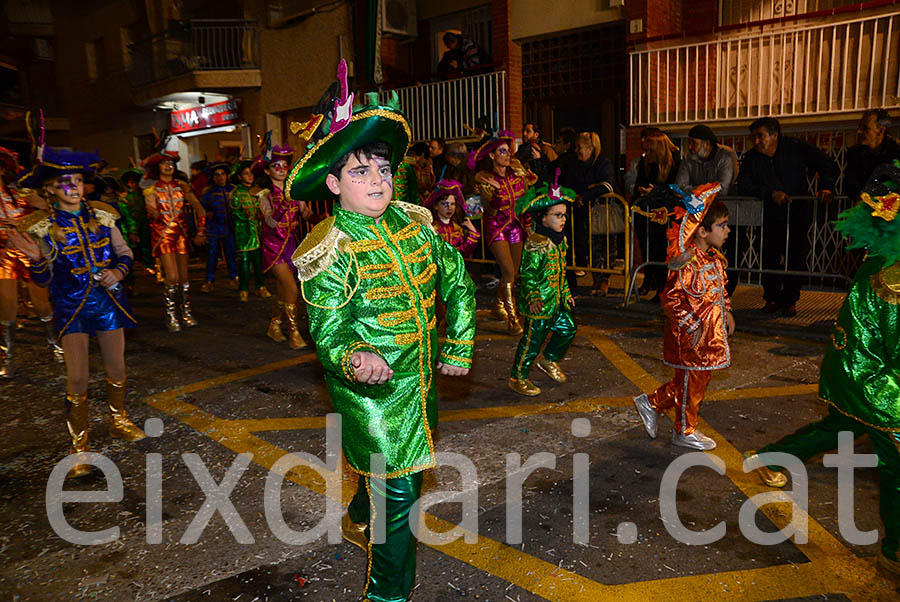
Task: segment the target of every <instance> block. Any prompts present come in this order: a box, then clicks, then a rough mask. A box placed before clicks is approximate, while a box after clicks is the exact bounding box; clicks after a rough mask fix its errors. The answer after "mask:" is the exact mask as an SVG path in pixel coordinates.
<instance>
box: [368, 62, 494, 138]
mask: <svg viewBox="0 0 900 602" xmlns="http://www.w3.org/2000/svg"><path fill="white" fill-rule="evenodd" d="M390 93H391V92H390V90H388V91H383V92H381V98H382V101H383V100H385V99H386V98H387V97H388V95H389V94H390ZM397 94H398V95H399V96H400V106H401V107H403V112H404V113H405V114H406V116H407V117H408V118H409V124H410V126H411V127H412V132H413V140H428V139H430V138H434V137H437V136H440V137H441V138H444V139H446V140H452V139H455V138H465V137H469V136H471V135H472V131H471V130H469V129H467V128H466V126H469V127H472V126H474V125H475V123H476V122H477V121H479V120H484V119H486V120H487V122H488V123H490V124H491V125H492V126H493V127H494V128H496V129H501V130H502V129H506V127H507V115H506V101H505V98H506V71H495V72H493V73H486V74H484V75H473V76H470V77H462V78H459V79H452V80H448V81H443V82H436V83H433V84H423V85H420V86H409V87H406V88H398V89H397Z"/></svg>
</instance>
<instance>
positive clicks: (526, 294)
mask: <svg viewBox="0 0 900 602" xmlns="http://www.w3.org/2000/svg"><path fill="white" fill-rule="evenodd" d="M567 248H568V247H567V245H566V239H565V238H563V240H562V242H561V243H559V245H555V244H553V241H552V240H550V239H549V238H547V237H546V236H544V235H543V234H534V233H532V234H529V235H528V238H527V239H526V240H525V248H524V250H523V252H522V265H521V267H520V268H519V275H520V276H521V278H522V284H521V286H520V287H519V313H521V314H522V315H523V316H525V317H526V318H532V319H537V320H542V319H547V318H552V317H553V316H554V315H556V312H558V311H559V310H560V309H562V308H565V307H568V305H569V303H570V301H571V299H572V293H571V292H570V291H569V283H568V282H567V281H566V250H567ZM535 302H541V303H543V306H542V307H541V311H540V312H539V313H536V314H533V313H531V310H530V309H529V306H530V305H531V304H532V303H535Z"/></svg>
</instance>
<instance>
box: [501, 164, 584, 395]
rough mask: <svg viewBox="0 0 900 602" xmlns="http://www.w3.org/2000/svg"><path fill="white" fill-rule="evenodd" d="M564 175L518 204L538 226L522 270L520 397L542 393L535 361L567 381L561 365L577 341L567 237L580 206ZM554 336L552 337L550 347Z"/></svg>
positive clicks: (516, 366)
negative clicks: (570, 213) (534, 376)
mask: <svg viewBox="0 0 900 602" xmlns="http://www.w3.org/2000/svg"><path fill="white" fill-rule="evenodd" d="M559 171H560V170H559V169H557V170H556V178H555V181H554V182H553V183H552V184H548V183H545V184H542V185H541V186H538V187H536V188H531V189H529V190H528V192H526V193H525V194H524V195H522V197H521V198H520V199H519V200H518V201H517V202H516V213H517V214H518V215H523V214H525V213H530V214H531V216H532V222H531V223H532V227H533V231H532V232H531V233H529V234H528V239H527V240H526V241H525V250H524V253H523V254H522V267H521V268H520V270H519V275H520V276H521V277H522V284H521V286H520V287H519V309H520V311H521V312H522V318H523V322H524V332H523V333H522V338H521V340H519V346H518V347H517V348H516V356H515V358H514V359H513V365H512V372H511V374H510V377H509V388H510V389H512V390H513V391H515V392H516V393H519V394H520V395H528V396H535V395H540V394H541V389H540V388H539V387H537V386H536V385H535V384H534V383H532V382H531V380H529V378H528V374H529V372H530V371H531V364H532V363H534V364H536V365H537V367H538V368H540V369H541V371H542V372H544V373H545V374H546V375H547V376H549V377H550V378H551V379H553V380H554V381H556V382H558V383H564V382H566V380H567V377H566V374H565V373H564V372H563V371H562V369H561V368H560V367H559V364H558V363H557V362H559V361H560V360H561V359H562V358H563V357H564V356H565V355H566V351H568V350H569V345H571V344H572V339H574V338H575V332H576V327H575V319H574V318H573V316H572V308H573V307H575V299H574V298H573V297H572V293H571V291H570V290H569V283H568V281H567V280H566V251H567V249H566V235H565V228H566V217H567V213H566V212H567V210H568V205H569V204H572V203H574V202H575V191H573V190H571V189H569V188H562V187H561V186H560V185H559ZM548 335H550V339H549V340H547V345H546V347H544V341H545V340H546V339H547V336H548ZM541 347H544V351H543V354H542V353H541Z"/></svg>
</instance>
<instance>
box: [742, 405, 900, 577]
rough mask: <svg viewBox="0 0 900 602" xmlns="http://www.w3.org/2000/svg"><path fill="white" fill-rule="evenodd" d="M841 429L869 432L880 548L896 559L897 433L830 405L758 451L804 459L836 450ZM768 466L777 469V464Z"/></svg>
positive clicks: (899, 518)
mask: <svg viewBox="0 0 900 602" xmlns="http://www.w3.org/2000/svg"><path fill="white" fill-rule="evenodd" d="M841 431H850V432H852V433H853V436H854V437H861V436H862V435H869V440H870V441H871V442H872V447H873V448H874V450H875V454H876V455H877V456H878V480H879V482H880V490H881V491H880V493H881V495H880V507H881V522H882V523H884V539H883V540H881V551H882V552H883V553H884V555H885V556H886V557H887V558H889V559H891V560H897V548H898V545H900V433H890V432H886V431H880V430H878V429H875V428H872V427H868V426H866V425H864V424H863V423H861V422H859V421H857V420H854V419H853V418H850V417H849V416H845V415H844V414H841V413H840V412H839V411H837V410H835V409H834V408H831V409H830V410H829V412H828V415H827V416H826V417H825V418H824V419H823V420H820V421H819V422H813V423H812V424H808V425H806V426H804V427H803V428H801V429H800V430H798V431H797V432H795V433H794V434H792V435H788V436H787V437H784V438H783V439H781V440H780V441H778V442H776V443H773V444H771V445H767V446H765V447H764V448H762V449H760V450H759V453H761V454H762V453H765V452H782V453H786V454H791V455H793V456H796V457H797V458H798V459H800V460H802V461H803V462H806V461H807V460H809V459H810V458H812V457H813V456H815V455H817V454H820V453H822V452H826V451H830V450H833V449H836V448H837V446H838V433H840V432H841ZM769 468H771V469H773V470H781V467H780V466H770V467H769Z"/></svg>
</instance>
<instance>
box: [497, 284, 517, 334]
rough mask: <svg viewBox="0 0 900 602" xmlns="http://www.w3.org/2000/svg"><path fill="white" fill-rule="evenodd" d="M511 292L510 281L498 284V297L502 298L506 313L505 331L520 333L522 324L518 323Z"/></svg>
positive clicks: (511, 285) (514, 301)
mask: <svg viewBox="0 0 900 602" xmlns="http://www.w3.org/2000/svg"><path fill="white" fill-rule="evenodd" d="M513 294H514V293H513V283H512V282H508V283H506V284H501V285H500V295H501V297H500V298H501V299H502V300H503V307H504V308H505V309H506V315H507V317H506V327H507V332H509V334H511V335H520V334H522V325H521V324H520V323H519V314H518V312H517V311H516V300H515V298H514V297H513Z"/></svg>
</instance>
